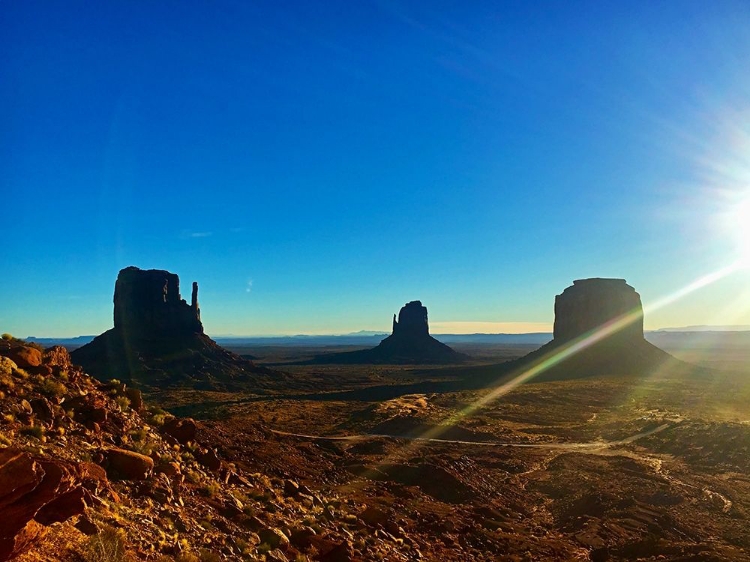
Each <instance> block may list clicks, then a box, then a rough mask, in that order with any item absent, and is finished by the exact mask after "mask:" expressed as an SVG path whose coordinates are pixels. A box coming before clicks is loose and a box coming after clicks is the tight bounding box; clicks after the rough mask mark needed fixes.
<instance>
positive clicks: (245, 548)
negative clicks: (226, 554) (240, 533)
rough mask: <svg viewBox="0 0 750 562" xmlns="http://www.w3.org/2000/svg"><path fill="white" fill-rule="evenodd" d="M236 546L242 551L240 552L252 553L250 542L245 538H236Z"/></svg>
mask: <svg viewBox="0 0 750 562" xmlns="http://www.w3.org/2000/svg"><path fill="white" fill-rule="evenodd" d="M234 546H235V547H236V548H237V550H239V551H240V554H250V551H251V550H252V547H251V545H250V543H249V542H247V541H246V540H245V539H243V538H237V539H235V541H234Z"/></svg>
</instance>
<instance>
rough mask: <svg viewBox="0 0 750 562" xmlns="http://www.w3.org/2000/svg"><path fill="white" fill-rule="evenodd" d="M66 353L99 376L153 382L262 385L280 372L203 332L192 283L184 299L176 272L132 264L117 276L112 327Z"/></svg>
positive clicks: (213, 386)
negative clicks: (249, 358)
mask: <svg viewBox="0 0 750 562" xmlns="http://www.w3.org/2000/svg"><path fill="white" fill-rule="evenodd" d="M71 356H72V358H73V360H74V361H75V363H78V364H80V365H82V366H83V367H84V369H86V371H87V372H88V373H89V374H91V375H93V376H95V377H96V378H98V379H100V380H110V379H119V380H122V381H125V382H129V383H136V384H138V385H141V386H146V387H156V388H163V387H172V386H175V387H193V388H198V389H209V390H223V389H232V388H239V387H242V388H247V386H248V385H253V384H256V385H258V386H260V387H263V386H265V385H264V384H263V381H264V379H265V380H267V381H268V382H270V381H271V380H273V379H274V378H276V377H278V376H283V375H282V373H278V372H276V371H272V370H270V369H266V368H263V367H258V366H256V365H255V364H254V363H253V362H252V361H249V360H247V359H243V358H242V357H240V356H239V355H236V354H234V353H232V352H230V351H227V350H226V349H224V348H222V347H221V346H219V345H218V344H217V343H216V342H215V341H213V340H212V339H211V338H209V337H208V336H207V335H206V334H205V333H204V332H203V324H202V323H201V319H200V308H199V307H198V284H197V283H193V287H192V298H191V302H190V304H188V303H186V302H185V301H184V300H183V299H182V297H181V296H180V279H179V277H178V276H177V275H175V274H174V273H170V272H168V271H163V270H157V269H150V270H141V269H138V268H137V267H132V266H131V267H127V268H125V269H123V270H121V271H120V273H119V275H118V276H117V281H116V283H115V295H114V328H112V329H111V330H108V331H106V332H104V333H103V334H101V335H100V336H97V337H96V338H94V340H93V341H92V342H91V343H89V344H87V345H84V346H83V347H81V348H79V349H77V350H75V351H73V353H71Z"/></svg>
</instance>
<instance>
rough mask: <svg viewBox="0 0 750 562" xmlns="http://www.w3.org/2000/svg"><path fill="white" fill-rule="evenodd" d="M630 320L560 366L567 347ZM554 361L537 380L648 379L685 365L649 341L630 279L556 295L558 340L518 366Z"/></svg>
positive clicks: (578, 284)
mask: <svg viewBox="0 0 750 562" xmlns="http://www.w3.org/2000/svg"><path fill="white" fill-rule="evenodd" d="M624 319H627V320H628V322H627V323H624V324H623V325H622V326H621V327H620V329H618V330H617V331H615V332H613V333H612V334H610V335H608V336H606V337H604V338H602V339H599V340H596V341H594V342H593V343H590V344H589V345H587V346H586V347H584V348H583V349H580V350H578V351H577V352H576V353H575V354H573V355H571V356H569V357H567V358H565V360H563V361H561V362H558V361H555V360H551V359H553V358H555V357H559V353H560V351H561V350H562V349H566V346H565V344H566V343H570V342H571V341H572V340H575V339H576V338H579V337H582V336H586V335H589V334H591V333H594V332H595V331H596V330H597V329H599V328H601V327H603V326H609V325H612V323H614V322H617V321H618V320H624ZM533 362H540V363H549V364H551V366H550V367H547V368H545V369H544V370H543V371H542V372H541V374H539V375H537V376H536V377H535V378H534V380H535V381H541V380H561V379H569V378H579V377H590V376H601V375H636V376H645V375H647V374H648V373H652V372H653V371H654V369H656V368H659V367H660V366H662V365H671V366H672V367H679V366H681V363H680V362H679V361H677V360H676V359H674V358H673V357H672V356H671V355H669V354H668V353H666V352H664V351H662V350H661V349H659V348H657V347H655V346H653V345H652V344H650V343H649V342H647V341H646V340H645V339H644V337H643V305H642V304H641V297H640V295H639V294H638V293H637V292H636V291H635V289H634V288H633V287H631V286H630V285H628V284H627V283H626V282H625V280H624V279H602V278H593V279H580V280H577V281H574V282H573V285H571V286H570V287H568V288H567V289H565V290H564V291H563V292H562V293H561V294H559V295H557V296H556V297H555V327H554V339H553V340H552V341H551V342H550V343H548V344H546V345H544V346H542V347H541V348H539V349H538V350H536V351H534V352H532V353H530V354H529V355H527V356H526V357H523V358H521V359H519V360H517V361H516V362H514V363H513V364H512V365H513V366H514V367H521V368H528V365H530V364H532V363H533Z"/></svg>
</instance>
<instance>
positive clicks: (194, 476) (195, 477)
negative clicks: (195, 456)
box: [185, 470, 201, 484]
mask: <svg viewBox="0 0 750 562" xmlns="http://www.w3.org/2000/svg"><path fill="white" fill-rule="evenodd" d="M185 478H186V479H187V481H188V482H190V483H191V484H197V483H198V482H200V481H201V475H200V474H198V473H197V472H195V471H194V470H188V471H187V474H185Z"/></svg>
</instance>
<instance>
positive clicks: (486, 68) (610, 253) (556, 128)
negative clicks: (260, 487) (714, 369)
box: [0, 0, 750, 336]
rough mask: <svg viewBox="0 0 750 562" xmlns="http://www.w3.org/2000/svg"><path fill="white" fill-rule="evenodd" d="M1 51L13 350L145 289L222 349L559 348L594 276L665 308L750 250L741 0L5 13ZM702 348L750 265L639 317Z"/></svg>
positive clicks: (50, 8)
mask: <svg viewBox="0 0 750 562" xmlns="http://www.w3.org/2000/svg"><path fill="white" fill-rule="evenodd" d="M0 26H1V27H2V30H3V31H2V33H0V53H2V55H1V56H0V106H1V107H2V111H0V210H1V212H2V221H0V234H1V235H2V243H1V244H0V331H3V332H11V333H13V334H14V335H18V336H28V335H36V336H71V335H78V334H96V333H100V332H102V331H104V330H105V329H107V328H109V327H111V325H112V293H113V289H114V281H115V278H116V276H117V272H118V271H119V270H120V269H121V268H123V267H126V266H129V265H136V266H138V267H141V268H159V269H168V270H170V271H172V272H175V273H177V274H179V275H180V277H181V280H182V286H183V296H184V294H185V293H188V297H189V286H190V285H189V284H190V282H191V281H193V280H196V281H198V282H199V284H200V302H201V309H202V316H203V320H204V324H205V326H206V329H207V331H208V332H209V333H210V334H214V335H219V334H238V335H239V334H242V335H258V334H288V333H341V332H349V331H356V330H360V329H382V330H388V329H389V328H390V325H391V317H392V314H393V313H395V312H397V311H398V309H399V307H400V306H402V305H403V304H404V303H405V302H407V301H410V300H414V299H421V300H422V301H423V303H424V304H425V305H426V306H427V307H428V309H429V311H430V318H431V321H432V323H433V331H434V332H448V331H528V330H529V329H532V327H533V329H534V330H537V329H541V328H544V327H550V326H551V322H552V319H553V308H552V307H553V301H554V296H555V294H558V293H560V292H561V291H562V290H563V289H564V288H565V287H566V286H568V285H570V283H571V281H572V280H573V279H578V278H584V277H594V276H603V277H623V278H626V279H627V280H628V282H629V283H630V284H631V285H633V286H634V287H635V288H636V290H638V291H639V292H640V293H641V295H642V298H643V300H644V302H645V303H646V304H649V303H653V302H660V299H664V298H665V297H668V296H669V295H672V294H674V293H675V292H677V291H679V290H680V289H681V288H683V287H685V286H687V285H689V284H690V283H692V282H693V281H695V280H696V279H698V278H700V277H701V276H703V275H706V274H710V273H712V272H715V271H717V270H718V269H720V268H722V267H724V266H727V265H728V264H731V263H734V262H735V260H736V259H737V258H738V253H739V252H740V246H742V240H743V236H744V237H745V239H746V238H748V237H750V229H749V228H748V227H747V224H748V223H750V206H748V204H746V203H745V204H744V205H745V206H744V211H742V212H740V211H739V210H738V209H743V207H742V205H743V203H742V202H743V201H748V200H750V72H749V70H748V69H750V4H749V3H748V2H746V1H742V2H728V1H727V2H725V1H715V2H705V1H703V0H701V1H696V2H690V1H687V0H685V1H680V2H672V1H657V0H648V1H643V2H601V1H591V2H526V1H520V2H502V1H488V2H479V1H476V2H474V1H472V2H467V1H465V0H459V1H452V2H447V1H440V0H434V1H430V2H422V1H414V2H398V1H378V0H363V1H357V2H352V1H341V2H337V1H326V2H306V1H300V2H284V1H267V2H266V1H258V2H244V1H227V0H217V1H212V2H208V1H205V2H201V1H194V2H176V1H174V2H171V1H164V2H147V1H127V2H126V1H117V0H108V1H106V2H98V1H91V2H80V1H76V0H64V1H63V0H60V1H56V2H51V1H50V2H44V1H34V0H5V1H2V2H0ZM743 213H744V214H743ZM743 233H744V234H743ZM747 247H748V244H747V243H746V244H745V250H747ZM690 324H750V274H748V272H747V270H741V271H738V272H733V273H731V274H729V275H726V276H724V277H722V278H721V279H719V280H717V281H715V282H713V283H711V284H709V285H707V286H705V287H703V288H701V289H699V290H696V291H694V292H692V293H690V294H688V295H686V296H684V297H683V298H681V299H679V300H676V301H674V302H672V303H670V304H669V305H667V306H663V307H661V308H659V309H658V310H653V311H651V312H648V313H647V316H646V327H647V328H658V327H667V326H683V325H690ZM437 327H439V329H436V328H437ZM475 328H477V329H475ZM494 328H497V329H496V330H495V329H494Z"/></svg>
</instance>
